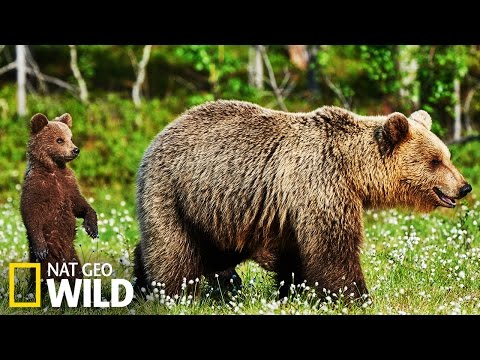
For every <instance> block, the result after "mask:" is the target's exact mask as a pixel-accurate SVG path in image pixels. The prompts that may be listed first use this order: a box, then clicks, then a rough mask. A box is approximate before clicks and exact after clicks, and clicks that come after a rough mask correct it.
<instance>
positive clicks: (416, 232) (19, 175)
mask: <svg viewBox="0 0 480 360" xmlns="http://www.w3.org/2000/svg"><path fill="white" fill-rule="evenodd" d="M4 91H6V90H4ZM2 95H3V96H4V97H6V98H7V99H12V98H13V97H12V96H11V95H12V94H11V93H8V94H7V93H0V97H1V96H2ZM29 104H30V107H31V108H30V113H35V112H38V111H43V112H46V113H47V114H48V116H49V117H51V118H52V117H54V116H57V115H59V114H61V113H63V112H65V111H66V109H68V111H69V112H70V113H71V114H72V116H73V134H74V141H75V143H77V145H78V146H79V147H80V148H82V153H81V155H80V157H79V158H78V159H76V160H75V161H74V162H72V164H71V165H72V168H73V169H74V170H75V172H76V174H77V177H78V178H79V181H80V183H81V187H82V189H83V192H84V194H85V195H86V197H87V199H88V200H89V202H90V203H91V204H92V206H93V207H94V208H95V210H96V211H97V213H98V215H99V224H98V225H99V234H100V238H99V239H95V240H92V239H90V238H89V237H88V236H87V235H86V233H85V231H84V230H83V228H81V226H80V225H81V221H82V220H79V221H78V225H79V228H78V231H77V240H76V246H77V250H78V253H79V254H80V257H81V260H82V262H108V263H110V264H112V266H113V267H114V271H115V273H114V276H113V277H117V278H126V279H129V280H131V281H133V249H134V246H135V244H136V243H137V242H138V238H139V234H138V226H137V221H136V215H135V199H134V196H135V185H134V177H135V171H136V167H137V164H138V161H139V160H140V158H141V156H142V154H143V151H144V150H145V148H146V146H147V145H148V143H149V142H150V141H151V139H152V138H153V136H154V135H155V134H156V133H157V132H158V131H160V130H161V129H162V128H163V127H164V126H165V125H166V124H167V123H168V122H169V121H171V120H173V119H174V118H175V115H176V114H178V113H180V112H181V111H182V110H183V109H184V108H185V105H186V104H182V103H179V104H171V103H169V104H166V103H164V102H159V101H157V100H154V101H151V102H147V103H146V104H145V106H144V107H143V108H142V110H141V111H138V112H137V111H135V110H134V109H133V106H132V105H125V104H123V103H122V102H121V101H120V100H119V99H117V98H115V97H109V98H106V99H103V100H102V99H101V100H99V101H97V102H96V103H94V104H92V105H89V106H88V107H83V106H80V105H79V104H78V102H77V101H76V100H71V101H70V100H69V101H63V102H62V101H58V99H57V98H55V97H51V98H41V99H40V98H35V97H32V98H31V99H30V98H29ZM302 106H304V105H302ZM302 106H298V108H296V109H294V108H292V109H291V110H306V108H305V107H302ZM11 108H14V106H13V105H12V106H11ZM166 109H167V110H166ZM180 109H182V110H180ZM10 111H12V110H8V109H7V110H6V112H7V114H6V115H5V114H3V115H2V116H1V117H0V140H1V141H0V144H1V145H0V164H1V166H2V174H1V175H0V176H1V177H0V314H478V313H480V223H479V222H480V199H479V197H478V196H479V194H480V192H479V191H480V187H479V186H480V179H479V176H480V165H479V164H480V151H479V150H480V144H479V143H478V142H470V143H467V144H465V145H461V146H452V147H451V150H452V154H453V161H454V163H455V164H456V165H457V166H458V168H459V170H460V171H461V172H462V173H463V174H464V175H465V177H466V178H467V179H468V180H469V181H470V182H471V183H472V185H473V188H474V190H473V193H472V194H470V195H469V196H468V197H467V198H466V199H465V200H462V201H460V202H459V204H458V205H457V207H456V208H455V209H443V208H442V209H437V210H436V211H434V212H433V213H431V214H428V215H423V214H416V213H413V212H408V211H400V210H395V209H393V210H386V211H367V212H366V213H365V243H364V245H363V250H362V263H363V269H364V274H365V277H366V281H367V285H368V287H369V290H370V293H371V300H369V301H367V302H366V303H364V304H363V305H362V306H347V304H348V297H349V292H348V289H344V291H342V293H336V294H329V295H328V296H327V298H326V300H323V301H320V300H319V298H318V297H317V296H316V295H315V292H314V287H315V284H301V285H298V286H297V287H296V288H291V289H290V295H289V296H288V298H283V299H279V297H278V288H277V286H276V285H275V284H274V282H273V278H272V274H270V273H268V272H266V271H264V270H263V269H261V268H260V267H259V266H258V265H256V264H255V263H252V262H247V263H244V264H242V265H240V266H239V267H238V269H237V270H238V272H239V274H240V275H241V277H242V279H243V287H242V288H241V289H237V290H236V291H234V292H233V293H231V292H226V293H224V292H221V293H220V294H218V287H216V286H208V285H207V284H206V282H205V281H204V280H203V279H187V281H189V282H187V283H186V287H197V286H199V287H201V293H200V296H199V297H198V298H194V297H192V296H178V297H176V298H170V297H166V296H165V295H164V291H163V289H162V284H156V286H155V288H154V291H153V293H151V294H149V295H148V296H147V298H146V299H145V300H143V299H141V300H138V301H133V302H132V303H131V304H130V305H129V306H128V307H127V308H115V309H111V308H107V309H94V308H74V309H70V308H66V307H63V308H59V309H56V308H51V307H49V306H47V305H45V303H44V304H43V306H42V307H41V308H34V309H23V308H10V307H9V305H8V265H9V263H10V262H27V261H28V251H27V249H28V243H27V239H26V235H25V229H24V226H23V224H22V220H21V217H20V212H19V198H20V196H19V195H20V186H21V182H22V179H23V172H24V169H25V144H26V141H27V139H28V128H27V121H28V119H18V118H14V116H13V115H12V114H10ZM12 119H13V120H12ZM17 275H18V276H17V279H16V280H17V283H16V287H15V288H16V295H15V296H16V297H17V300H21V299H23V298H25V297H28V294H26V293H25V292H26V284H27V277H26V276H25V275H26V273H25V272H19V273H18V274H17ZM190 280H191V281H190ZM214 285H215V284H214ZM103 290H104V291H103V295H104V296H105V298H107V299H108V298H109V292H108V287H106V288H105V289H103ZM219 295H220V296H219Z"/></svg>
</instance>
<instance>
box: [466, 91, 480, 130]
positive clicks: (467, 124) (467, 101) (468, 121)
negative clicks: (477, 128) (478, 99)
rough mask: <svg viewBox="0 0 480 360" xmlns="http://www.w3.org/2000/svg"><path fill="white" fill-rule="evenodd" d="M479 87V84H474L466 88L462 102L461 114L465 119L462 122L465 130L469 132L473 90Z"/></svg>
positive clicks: (470, 128)
mask: <svg viewBox="0 0 480 360" xmlns="http://www.w3.org/2000/svg"><path fill="white" fill-rule="evenodd" d="M479 87H480V84H476V85H475V86H474V87H472V88H471V89H470V90H468V93H467V96H466V97H465V102H464V104H463V116H464V120H465V122H464V124H465V130H466V131H467V132H471V131H472V130H473V126H472V116H471V114H470V106H471V104H472V100H473V96H474V95H475V92H476V91H477V90H478V88H479Z"/></svg>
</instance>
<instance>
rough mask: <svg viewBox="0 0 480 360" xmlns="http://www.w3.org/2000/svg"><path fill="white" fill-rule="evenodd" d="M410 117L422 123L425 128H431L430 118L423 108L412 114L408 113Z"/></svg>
mask: <svg viewBox="0 0 480 360" xmlns="http://www.w3.org/2000/svg"><path fill="white" fill-rule="evenodd" d="M410 119H411V120H414V121H416V122H418V123H420V124H422V125H423V126H424V127H426V128H427V130H430V129H431V128H432V118H431V117H430V115H429V114H428V113H427V112H426V111H424V110H418V111H415V112H414V113H413V114H412V115H410Z"/></svg>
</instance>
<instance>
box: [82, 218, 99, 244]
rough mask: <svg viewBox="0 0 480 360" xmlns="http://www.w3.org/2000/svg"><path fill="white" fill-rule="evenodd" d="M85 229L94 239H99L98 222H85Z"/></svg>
mask: <svg viewBox="0 0 480 360" xmlns="http://www.w3.org/2000/svg"><path fill="white" fill-rule="evenodd" d="M83 228H84V229H85V231H86V232H87V234H88V236H90V237H91V238H92V239H95V238H98V227H97V223H96V222H90V221H86V220H85V221H84V222H83Z"/></svg>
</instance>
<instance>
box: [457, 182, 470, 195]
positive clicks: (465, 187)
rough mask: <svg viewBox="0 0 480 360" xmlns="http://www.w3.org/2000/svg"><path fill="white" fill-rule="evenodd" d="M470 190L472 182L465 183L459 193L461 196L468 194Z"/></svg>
mask: <svg viewBox="0 0 480 360" xmlns="http://www.w3.org/2000/svg"><path fill="white" fill-rule="evenodd" d="M470 191H472V186H471V185H470V184H467V185H463V186H462V188H461V189H460V192H459V195H460V197H464V196H466V195H467V194H468V193H469V192H470Z"/></svg>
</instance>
